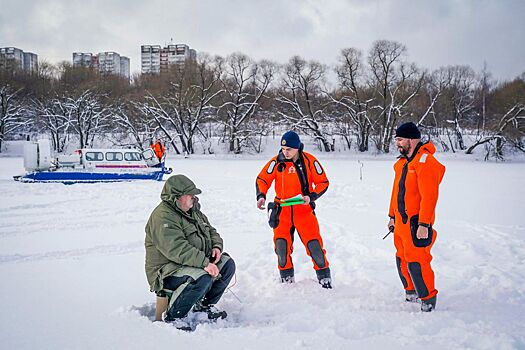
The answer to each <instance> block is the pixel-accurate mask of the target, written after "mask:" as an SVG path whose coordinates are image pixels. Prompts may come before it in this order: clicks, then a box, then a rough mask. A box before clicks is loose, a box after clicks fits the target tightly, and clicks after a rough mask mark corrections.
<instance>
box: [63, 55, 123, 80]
mask: <svg viewBox="0 0 525 350" xmlns="http://www.w3.org/2000/svg"><path fill="white" fill-rule="evenodd" d="M73 67H88V68H93V69H96V70H98V71H99V72H100V73H101V74H115V75H121V76H123V77H126V78H128V79H129V77H130V60H129V58H128V57H126V56H121V55H120V54H118V53H117V52H112V51H109V52H99V53H98V54H92V53H90V52H73Z"/></svg>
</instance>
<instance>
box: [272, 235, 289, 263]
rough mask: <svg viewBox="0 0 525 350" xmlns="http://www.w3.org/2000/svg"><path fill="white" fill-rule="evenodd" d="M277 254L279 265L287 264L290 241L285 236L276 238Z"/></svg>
mask: <svg viewBox="0 0 525 350" xmlns="http://www.w3.org/2000/svg"><path fill="white" fill-rule="evenodd" d="M275 254H277V258H278V263H279V266H280V267H281V268H282V267H285V266H286V258H287V256H288V243H287V242H286V240H285V239H284V238H277V239H276V240H275Z"/></svg>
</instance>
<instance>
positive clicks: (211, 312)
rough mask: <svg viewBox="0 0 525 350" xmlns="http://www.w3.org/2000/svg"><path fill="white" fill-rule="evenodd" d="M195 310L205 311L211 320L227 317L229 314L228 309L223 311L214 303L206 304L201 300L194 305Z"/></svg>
mask: <svg viewBox="0 0 525 350" xmlns="http://www.w3.org/2000/svg"><path fill="white" fill-rule="evenodd" d="M193 312H205V313H206V314H207V315H208V319H209V320H217V319H219V318H220V319H225V318H226V317H227V316H228V314H227V313H226V311H221V310H219V309H217V308H216V307H215V306H213V305H205V304H203V303H202V302H200V301H199V302H197V304H195V305H194V306H193Z"/></svg>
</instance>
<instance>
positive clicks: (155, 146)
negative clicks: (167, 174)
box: [151, 141, 166, 161]
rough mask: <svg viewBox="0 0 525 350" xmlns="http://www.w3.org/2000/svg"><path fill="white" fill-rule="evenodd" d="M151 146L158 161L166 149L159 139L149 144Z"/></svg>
mask: <svg viewBox="0 0 525 350" xmlns="http://www.w3.org/2000/svg"><path fill="white" fill-rule="evenodd" d="M151 148H153V151H155V155H156V156H157V158H158V159H159V161H162V157H163V156H164V152H165V151H166V148H165V147H164V146H163V145H162V143H161V142H160V141H157V142H155V143H153V144H152V145H151Z"/></svg>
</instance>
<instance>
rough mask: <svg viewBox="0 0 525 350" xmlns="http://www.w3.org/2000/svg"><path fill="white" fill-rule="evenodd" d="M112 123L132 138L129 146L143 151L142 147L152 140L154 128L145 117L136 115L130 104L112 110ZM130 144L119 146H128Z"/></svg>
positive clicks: (151, 122) (139, 114)
mask: <svg viewBox="0 0 525 350" xmlns="http://www.w3.org/2000/svg"><path fill="white" fill-rule="evenodd" d="M113 123H114V124H115V126H116V127H117V129H120V130H122V132H123V134H125V135H128V136H130V137H131V138H132V140H133V142H132V144H131V145H133V146H135V147H137V148H138V149H140V150H142V151H143V150H144V145H145V144H147V142H148V141H150V140H151V139H152V138H153V135H154V134H155V131H156V128H155V127H154V124H153V121H152V120H151V119H148V118H147V115H144V114H142V113H137V110H136V109H135V108H133V104H132V103H120V104H118V106H117V107H116V108H115V110H114V114H113ZM129 145H130V144H121V146H129Z"/></svg>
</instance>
